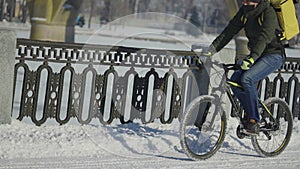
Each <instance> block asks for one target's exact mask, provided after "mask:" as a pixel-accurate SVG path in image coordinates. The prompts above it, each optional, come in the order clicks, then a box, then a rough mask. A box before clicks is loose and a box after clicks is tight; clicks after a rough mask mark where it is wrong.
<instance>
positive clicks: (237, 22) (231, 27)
mask: <svg viewBox="0 0 300 169" xmlns="http://www.w3.org/2000/svg"><path fill="white" fill-rule="evenodd" d="M242 15H243V13H242V10H239V11H238V12H237V14H236V15H235V16H234V17H233V18H232V19H231V20H230V21H229V24H228V25H227V26H226V28H225V29H224V30H223V32H222V33H221V34H220V35H219V36H218V37H217V38H216V39H215V40H214V41H213V43H212V45H213V46H214V48H215V50H216V51H217V52H219V51H220V50H221V49H222V48H223V47H224V46H226V45H227V44H228V43H229V42H230V41H231V40H232V38H233V37H234V36H235V35H236V34H237V33H239V31H240V30H241V29H242V28H243V27H244V23H243V22H242Z"/></svg>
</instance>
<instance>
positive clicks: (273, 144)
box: [180, 62, 293, 160]
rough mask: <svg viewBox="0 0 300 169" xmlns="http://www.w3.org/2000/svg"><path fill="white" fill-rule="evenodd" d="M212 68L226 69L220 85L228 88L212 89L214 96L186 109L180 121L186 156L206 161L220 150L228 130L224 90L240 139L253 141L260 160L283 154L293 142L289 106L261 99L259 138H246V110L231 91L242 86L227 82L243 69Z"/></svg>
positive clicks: (232, 67) (281, 101)
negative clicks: (222, 99)
mask: <svg viewBox="0 0 300 169" xmlns="http://www.w3.org/2000/svg"><path fill="white" fill-rule="evenodd" d="M213 65H219V67H220V68H222V69H223V70H222V71H224V74H223V76H222V78H221V84H223V85H224V84H225V88H224V87H221V86H222V85H220V86H218V87H212V89H211V93H212V94H210V95H202V96H198V97H197V98H195V99H194V100H192V101H191V103H190V104H189V105H188V106H187V108H186V109H185V111H184V114H183V115H182V117H181V119H180V121H181V123H180V143H181V146H182V148H183V150H184V152H185V153H186V155H187V156H188V157H190V158H191V159H193V160H205V159H208V158H210V157H211V156H213V155H214V154H215V153H216V152H217V151H218V150H219V149H220V148H221V145H222V143H223V141H224V138H225V134H226V127H227V117H226V112H225V111H224V110H223V108H222V106H221V98H222V97H223V96H222V94H221V95H220V94H218V91H221V90H222V89H221V88H223V89H225V92H222V91H221V93H226V95H227V96H228V98H229V101H230V103H231V105H232V108H231V109H232V110H231V111H232V112H231V113H232V114H231V116H233V117H237V119H238V121H239V125H238V127H237V129H236V134H237V136H238V138H239V139H243V138H245V137H248V138H250V139H251V142H252V145H253V147H254V149H255V150H256V152H257V153H258V154H259V155H260V156H261V157H274V156H277V155H279V154H280V153H282V152H283V151H284V149H285V148H286V147H287V145H288V143H289V141H290V138H291V135H292V127H293V118H292V113H291V111H290V109H289V106H288V104H287V103H286V102H285V101H284V100H282V99H280V98H276V97H272V98H268V99H267V100H265V101H264V102H263V101H262V100H260V98H258V100H259V105H260V106H259V113H260V119H261V121H260V127H259V134H258V135H248V134H246V133H245V132H244V130H243V125H242V118H243V115H242V114H243V113H242V112H243V109H242V108H241V106H240V104H239V102H238V100H237V99H236V98H235V97H234V95H233V92H232V89H231V88H232V87H233V86H234V87H238V88H241V89H242V86H241V85H239V84H238V83H235V82H232V81H230V79H229V78H228V72H229V71H233V70H237V69H239V68H240V66H239V65H237V64H220V63H218V62H214V63H213V64H212V66H211V68H214V66H213ZM214 70H216V69H215V68H214ZM219 72H220V71H219ZM219 93H220V92H219ZM196 119H198V120H199V119H200V125H199V124H198V122H197V123H196V122H195V121H196ZM196 124H197V125H196Z"/></svg>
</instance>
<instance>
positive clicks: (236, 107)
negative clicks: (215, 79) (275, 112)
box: [216, 64, 274, 120]
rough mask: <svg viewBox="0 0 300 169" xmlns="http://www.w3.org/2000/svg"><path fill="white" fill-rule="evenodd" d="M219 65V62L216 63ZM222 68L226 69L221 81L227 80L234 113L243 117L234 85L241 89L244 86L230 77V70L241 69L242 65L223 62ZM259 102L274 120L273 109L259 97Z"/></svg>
mask: <svg viewBox="0 0 300 169" xmlns="http://www.w3.org/2000/svg"><path fill="white" fill-rule="evenodd" d="M216 65H219V64H216ZM222 68H223V69H224V76H223V77H222V80H221V82H223V81H224V80H225V83H224V84H225V85H226V86H225V91H226V94H227V96H228V98H229V101H230V103H231V105H232V107H233V109H232V110H233V113H234V116H235V117H239V118H240V119H241V117H242V111H243V109H242V107H241V106H240V104H239V102H238V100H237V99H235V97H234V93H233V91H232V87H237V88H239V89H241V90H243V86H241V85H240V84H238V83H237V82H233V81H231V80H230V79H229V78H228V72H229V71H230V70H238V69H240V65H238V64H222ZM257 99H258V102H259V104H260V105H261V106H262V108H263V109H264V110H265V111H266V112H267V113H268V114H269V115H270V117H271V118H272V119H273V120H274V118H273V116H272V113H271V111H270V110H269V109H268V108H267V106H266V105H265V104H264V103H263V101H262V100H261V99H260V98H257Z"/></svg>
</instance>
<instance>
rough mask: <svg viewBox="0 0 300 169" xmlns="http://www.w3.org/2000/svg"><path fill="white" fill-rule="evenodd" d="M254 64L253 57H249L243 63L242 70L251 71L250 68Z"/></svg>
mask: <svg viewBox="0 0 300 169" xmlns="http://www.w3.org/2000/svg"><path fill="white" fill-rule="evenodd" d="M253 63H254V59H253V57H251V56H247V57H246V58H245V59H244V60H243V61H242V64H241V69H242V70H248V69H250V67H251V66H252V65H253Z"/></svg>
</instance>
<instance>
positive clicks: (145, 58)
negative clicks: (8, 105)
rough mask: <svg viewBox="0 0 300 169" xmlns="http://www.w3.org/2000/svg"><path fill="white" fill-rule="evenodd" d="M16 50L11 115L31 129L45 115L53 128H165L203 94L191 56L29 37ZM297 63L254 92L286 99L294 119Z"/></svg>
mask: <svg viewBox="0 0 300 169" xmlns="http://www.w3.org/2000/svg"><path fill="white" fill-rule="evenodd" d="M16 50H17V55H16V63H15V85H14V104H13V114H14V115H15V116H16V117H17V119H19V120H22V119H23V118H24V117H30V118H31V120H32V121H33V122H34V123H35V124H36V125H41V124H43V123H45V122H46V121H47V119H49V118H52V119H55V121H56V122H58V123H59V124H65V123H68V122H69V121H70V119H72V118H76V119H77V120H78V122H79V123H81V124H88V123H90V122H91V121H92V120H93V119H98V120H99V121H100V122H101V123H103V124H109V123H111V122H112V121H113V120H114V119H120V121H121V122H122V123H126V122H129V121H132V120H134V119H140V120H141V121H142V122H143V123H149V122H153V121H154V120H156V119H159V120H160V121H161V123H171V122H172V121H173V120H174V119H175V118H178V117H179V116H180V114H181V113H182V111H183V110H184V108H185V106H186V105H187V104H188V102H189V101H190V100H191V99H192V98H193V97H195V96H197V95H199V94H205V92H206V91H207V84H205V83H204V82H205V81H206V80H205V78H207V72H206V71H205V69H203V68H198V66H199V65H197V62H196V61H195V59H194V57H195V54H194V53H193V52H187V51H175V50H174V51H166V50H152V49H139V48H127V47H112V46H99V45H86V44H66V43H57V42H45V41H33V40H28V39H18V40H17V48H16ZM299 61H300V60H299V59H295V58H288V59H287V60H286V63H285V65H284V66H283V67H282V69H280V70H278V72H276V73H275V74H272V75H271V76H270V77H269V78H267V79H266V80H265V82H264V83H263V87H262V88H261V92H262V93H263V95H262V97H264V98H267V97H270V96H277V95H278V96H279V97H281V98H284V99H285V100H287V102H288V103H290V106H291V109H292V110H293V114H294V116H295V117H298V116H299V93H300V91H299V80H298V78H299V74H300V66H299ZM201 78H202V79H201ZM195 82H196V83H195ZM195 84H196V85H195ZM195 86H196V87H195ZM278 86H280V88H278Z"/></svg>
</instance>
